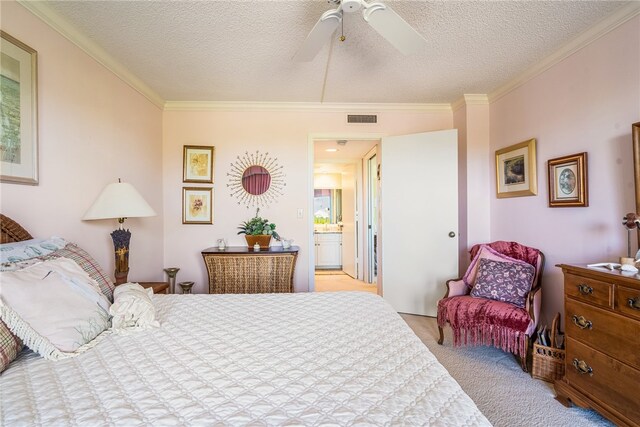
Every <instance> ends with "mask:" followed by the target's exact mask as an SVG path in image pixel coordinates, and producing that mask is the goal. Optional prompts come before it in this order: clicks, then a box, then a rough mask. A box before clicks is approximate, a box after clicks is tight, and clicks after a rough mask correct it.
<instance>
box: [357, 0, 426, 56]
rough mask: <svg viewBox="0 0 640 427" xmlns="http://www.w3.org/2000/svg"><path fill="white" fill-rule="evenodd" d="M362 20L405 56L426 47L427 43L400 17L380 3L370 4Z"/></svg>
mask: <svg viewBox="0 0 640 427" xmlns="http://www.w3.org/2000/svg"><path fill="white" fill-rule="evenodd" d="M362 14H363V16H364V20H365V21H367V23H368V24H369V25H371V26H372V27H373V29H374V30H376V31H377V32H378V33H379V34H380V35H381V36H382V37H384V38H385V39H387V41H388V42H389V43H391V44H392V45H393V46H394V47H395V48H396V49H398V50H399V51H400V52H402V53H403V54H405V55H411V54H412V53H416V52H417V51H419V50H420V49H423V48H424V47H426V44H427V41H426V40H425V39H424V37H422V35H420V33H418V32H417V31H416V30H415V29H414V28H413V27H412V26H411V25H409V24H408V23H407V21H405V20H404V19H402V17H401V16H400V15H398V14H397V13H396V12H394V11H393V10H392V9H391V8H390V7H389V6H387V5H384V4H382V3H371V4H369V5H367V7H366V9H365V10H364V11H363V12H362Z"/></svg>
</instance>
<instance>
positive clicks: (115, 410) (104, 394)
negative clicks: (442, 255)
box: [0, 292, 490, 427]
mask: <svg viewBox="0 0 640 427" xmlns="http://www.w3.org/2000/svg"><path fill="white" fill-rule="evenodd" d="M153 300H154V303H155V304H156V308H157V319H158V320H159V321H160V324H161V326H160V328H156V329H149V330H143V331H140V332H139V333H135V334H130V335H111V336H109V337H107V339H105V340H103V341H102V342H101V343H100V344H98V345H97V346H96V347H95V348H93V349H92V350H91V351H88V352H87V353H84V354H82V355H80V356H79V357H76V358H72V359H65V360H62V361H57V362H54V361H48V360H44V359H42V358H40V357H38V356H37V355H35V354H33V353H29V352H27V353H26V354H24V353H23V355H22V356H20V358H19V359H18V360H17V361H15V362H13V363H12V364H11V365H10V366H9V368H8V369H7V370H6V371H5V372H3V373H2V374H1V375H0V408H1V409H2V410H1V411H0V417H1V418H0V425H7V426H27V425H55V426H62V425H87V426H97V425H120V426H133V425H153V426H163V425H197V426H211V425H248V424H250V425H284V424H286V425H310V426H311V425H432V426H456V427H457V426H475V425H490V424H489V422H488V421H487V419H486V418H485V417H484V416H483V415H482V414H481V413H480V411H479V410H478V408H477V407H476V405H475V404H474V403H473V402H472V401H471V399H470V398H469V397H468V396H467V395H466V394H465V393H464V392H463V391H462V389H461V388H460V386H459V385H458V384H457V383H456V382H455V380H454V379H453V378H452V377H451V376H450V375H449V374H448V373H447V371H446V370H445V369H444V368H443V367H442V365H440V363H438V361H437V360H436V359H435V357H434V356H433V355H432V354H431V353H430V352H429V351H428V350H427V348H426V347H425V346H424V344H422V342H421V341H420V340H419V339H418V338H417V337H416V336H415V334H414V333H413V332H412V331H411V329H410V328H409V327H408V326H407V325H406V324H405V323H404V321H403V320H402V318H400V316H398V314H396V313H395V312H394V311H393V310H392V309H391V307H390V306H389V305H388V304H387V303H386V302H384V300H383V299H382V298H380V297H377V296H375V295H371V294H365V293H358V292H343V293H308V294H278V295H273V294H271V295H269V294H266V295H264V294H263V295H154V297H153Z"/></svg>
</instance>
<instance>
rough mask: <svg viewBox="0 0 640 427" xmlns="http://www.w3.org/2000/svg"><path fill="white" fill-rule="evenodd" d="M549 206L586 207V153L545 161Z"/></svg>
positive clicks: (587, 191)
mask: <svg viewBox="0 0 640 427" xmlns="http://www.w3.org/2000/svg"><path fill="white" fill-rule="evenodd" d="M547 166H548V172H549V207H551V208H562V207H587V206H589V188H588V182H587V153H579V154H574V155H571V156H564V157H558V158H557V159H551V160H549V161H548V162H547Z"/></svg>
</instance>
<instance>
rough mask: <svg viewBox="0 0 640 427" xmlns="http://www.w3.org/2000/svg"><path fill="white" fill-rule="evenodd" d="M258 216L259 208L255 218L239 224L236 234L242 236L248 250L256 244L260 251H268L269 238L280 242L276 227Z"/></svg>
mask: <svg viewBox="0 0 640 427" xmlns="http://www.w3.org/2000/svg"><path fill="white" fill-rule="evenodd" d="M259 214H260V208H258V209H257V210H256V216H254V217H253V218H251V219H250V220H249V221H244V222H243V223H241V224H240V227H238V229H240V231H238V234H244V238H245V239H246V240H247V245H249V247H250V248H251V247H253V245H255V244H256V242H257V243H258V244H259V245H260V249H269V243H270V242H271V236H273V237H274V238H275V239H276V240H280V236H279V235H278V232H277V231H276V225H275V224H274V223H272V222H269V220H268V219H266V218H264V219H263V218H260V217H259V216H258V215H259Z"/></svg>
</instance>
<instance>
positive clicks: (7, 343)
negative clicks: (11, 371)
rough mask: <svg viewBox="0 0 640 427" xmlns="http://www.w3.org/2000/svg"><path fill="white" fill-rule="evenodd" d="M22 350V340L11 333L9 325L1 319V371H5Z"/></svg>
mask: <svg viewBox="0 0 640 427" xmlns="http://www.w3.org/2000/svg"><path fill="white" fill-rule="evenodd" d="M20 350H22V341H20V338H18V337H16V336H15V335H13V334H12V333H11V331H10V330H9V327H8V326H7V325H5V323H4V322H3V321H2V320H0V372H2V371H4V370H5V369H6V367H7V366H9V363H11V361H13V359H15V358H16V357H18V353H20Z"/></svg>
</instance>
